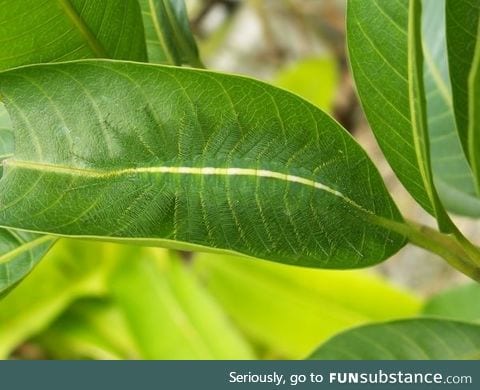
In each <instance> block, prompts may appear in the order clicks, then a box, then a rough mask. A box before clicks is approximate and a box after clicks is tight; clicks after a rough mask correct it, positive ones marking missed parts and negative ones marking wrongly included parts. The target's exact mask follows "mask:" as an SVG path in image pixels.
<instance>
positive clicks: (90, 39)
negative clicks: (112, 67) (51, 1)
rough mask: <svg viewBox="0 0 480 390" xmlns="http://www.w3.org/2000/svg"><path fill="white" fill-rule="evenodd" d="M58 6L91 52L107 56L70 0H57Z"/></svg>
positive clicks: (99, 55) (101, 56)
mask: <svg viewBox="0 0 480 390" xmlns="http://www.w3.org/2000/svg"><path fill="white" fill-rule="evenodd" d="M57 1H58V4H59V5H60V8H61V9H62V10H63V11H64V12H65V14H66V15H67V16H68V18H69V19H70V21H71V22H72V24H73V25H74V26H75V27H76V28H77V30H78V31H79V33H80V35H81V36H82V38H83V39H84V41H85V42H86V43H87V44H88V46H89V47H90V49H92V51H93V53H94V54H95V55H96V56H97V57H100V58H103V57H109V55H108V54H107V51H106V50H105V47H104V46H103V45H102V43H101V42H100V41H99V40H98V39H97V37H96V36H95V34H93V33H92V31H91V30H90V28H89V27H88V25H87V24H86V23H85V20H84V19H82V17H81V16H80V15H79V13H78V12H77V10H76V9H75V8H74V6H73V4H72V3H71V1H70V0H57Z"/></svg>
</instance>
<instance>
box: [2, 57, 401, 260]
mask: <svg viewBox="0 0 480 390" xmlns="http://www.w3.org/2000/svg"><path fill="white" fill-rule="evenodd" d="M72 83H73V84H74V85H76V86H77V87H78V88H76V89H72V87H71V85H72ZM27 91H28V92H27ZM0 93H1V94H2V95H3V96H4V99H5V103H6V106H7V108H8V109H9V110H10V114H11V116H12V119H13V121H14V125H15V128H16V130H15V132H16V133H15V136H16V152H15V156H14V157H13V158H10V159H8V160H6V161H5V162H4V169H5V173H4V177H3V180H2V181H1V182H0V204H1V205H2V208H1V210H0V224H2V225H4V226H9V227H13V228H15V227H17V228H18V227H21V228H24V229H29V230H33V231H38V232H47V233H56V234H61V235H72V236H95V237H99V238H106V239H121V240H126V239H128V240H135V241H137V242H147V243H150V244H158V245H164V246H169V247H175V248H183V249H212V250H216V251H222V252H225V251H227V252H231V253H240V254H244V255H248V256H253V257H260V258H264V259H269V260H273V261H279V262H285V263H293V264H298V265H304V266H312V267H328V268H348V267H364V266H368V265H371V264H374V263H378V262H380V261H382V260H384V259H385V258H388V257H389V256H390V255H391V254H393V253H395V252H396V251H397V250H398V249H400V248H401V247H402V246H403V245H404V243H405V240H404V238H403V237H402V236H400V235H399V234H396V233H393V232H392V231H391V230H389V229H390V226H391V225H392V222H393V223H394V224H395V223H396V224H399V223H401V217H400V215H399V212H398V211H397V209H396V206H395V205H394V203H393V201H392V200H391V198H390V196H389V194H388V192H387V191H386V189H385V187H384V184H383V182H382V180H381V178H380V176H379V174H378V172H377V171H376V169H375V167H374V166H373V164H372V163H371V161H370V160H369V159H368V157H367V156H366V154H365V152H364V151H363V150H362V149H361V148H360V147H359V146H358V144H357V143H356V142H355V141H354V140H353V139H352V138H351V137H350V135H349V134H348V133H347V132H346V131H345V130H344V129H342V128H341V127H340V126H339V125H338V124H337V123H336V122H334V121H333V120H332V119H331V118H330V117H329V116H327V115H326V114H324V113H323V112H322V111H320V110H319V109H317V108H316V107H314V106H312V105H310V104H308V103H307V102H305V101H303V100H301V99H300V98H298V97H296V96H294V95H291V94H289V93H287V92H285V91H282V90H279V89H276V88H274V87H271V86H268V85H266V84H263V83H261V82H258V81H254V80H251V79H247V78H242V77H238V76H230V75H223V74H216V73H212V72H206V71H196V70H191V69H183V68H174V67H162V66H155V65H147V64H134V63H122V62H116V61H80V62H77V63H69V64H50V65H41V66H33V67H24V68H21V69H16V70H12V71H8V72H4V73H2V74H0ZM72 102H74V103H75V105H74V106H75V109H74V110H72ZM45 188H48V191H45ZM395 221H396V222H395ZM387 226H388V228H387ZM395 226H396V225H395Z"/></svg>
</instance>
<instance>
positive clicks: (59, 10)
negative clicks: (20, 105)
mask: <svg viewBox="0 0 480 390" xmlns="http://www.w3.org/2000/svg"><path fill="white" fill-rule="evenodd" d="M0 8H1V10H2V23H1V25H0V42H1V47H2V49H1V50H0V69H8V68H13V67H16V66H19V65H25V64H33V63H44V62H59V61H66V60H72V59H80V58H93V57H101V58H117V59H125V60H127V59H128V60H137V61H143V60H146V48H145V39H144V32H143V28H142V16H141V13H140V7H139V5H138V3H137V1H136V0H123V1H121V2H118V1H116V0H96V1H88V0H46V1H38V0H22V1H9V0H1V1H0Z"/></svg>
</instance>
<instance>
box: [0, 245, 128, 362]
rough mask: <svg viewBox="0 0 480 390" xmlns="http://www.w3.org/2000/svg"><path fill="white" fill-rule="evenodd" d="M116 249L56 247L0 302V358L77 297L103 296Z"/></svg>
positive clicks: (103, 246) (88, 246)
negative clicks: (113, 252)
mask: <svg viewBox="0 0 480 390" xmlns="http://www.w3.org/2000/svg"><path fill="white" fill-rule="evenodd" d="M44 238H47V237H46V236H45V237H44ZM117 247H119V248H120V249H121V250H124V248H123V247H122V246H119V245H113V244H99V243H89V245H85V243H84V242H81V241H73V240H71V241H67V240H62V241H61V242H59V243H58V244H57V245H55V247H54V248H53V249H52V250H51V251H50V252H49V253H48V255H47V257H46V258H45V259H44V261H42V262H41V263H40V264H39V265H38V267H36V269H35V270H34V272H32V273H31V275H29V276H28V277H27V278H26V279H25V280H24V281H23V282H22V283H21V284H20V285H19V286H18V287H17V288H15V289H14V290H13V291H12V292H11V293H10V294H9V295H8V296H6V297H5V298H4V299H3V300H2V301H0V359H5V358H7V357H8V355H9V354H10V353H11V352H12V350H13V349H15V348H16V347H17V346H18V345H19V344H20V343H21V342H23V341H24V340H26V339H27V338H29V337H31V336H34V335H36V334H37V333H39V332H41V331H43V330H44V329H45V328H46V327H47V326H48V325H49V324H50V323H51V322H52V321H53V320H54V319H55V318H57V317H58V316H59V315H60V313H62V312H63V311H64V310H65V309H66V308H67V307H68V306H69V305H70V304H71V303H72V302H73V301H75V300H76V299H77V298H79V297H84V296H98V295H103V294H105V292H106V285H107V279H106V278H107V275H109V272H110V269H111V267H112V258H115V257H114V256H112V251H115V250H118V249H117ZM119 252H120V251H119ZM92 253H95V256H92Z"/></svg>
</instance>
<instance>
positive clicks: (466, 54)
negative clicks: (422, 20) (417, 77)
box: [446, 0, 480, 154]
mask: <svg viewBox="0 0 480 390" xmlns="http://www.w3.org/2000/svg"><path fill="white" fill-rule="evenodd" d="M479 20H480V4H479V2H478V1H476V0H446V32H447V46H448V63H449V67H450V77H451V84H452V92H453V103H454V111H455V118H456V121H457V126H458V133H459V135H460V139H461V141H462V145H463V148H464V150H465V153H467V154H468V153H469V145H468V143H469V141H468V128H469V106H470V102H469V85H468V84H469V75H470V71H471V69H472V64H473V59H474V56H475V50H476V49H475V47H476V45H477V44H478V40H479V36H478V28H479Z"/></svg>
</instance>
